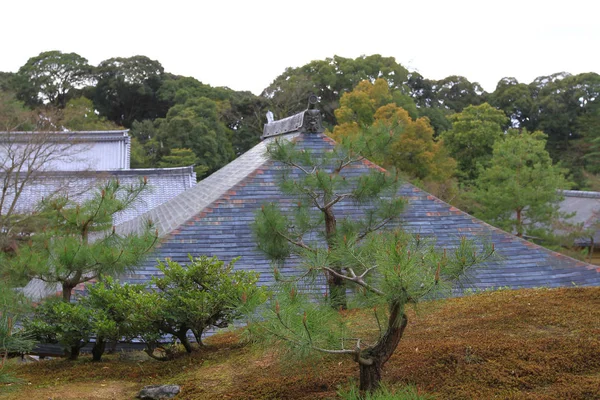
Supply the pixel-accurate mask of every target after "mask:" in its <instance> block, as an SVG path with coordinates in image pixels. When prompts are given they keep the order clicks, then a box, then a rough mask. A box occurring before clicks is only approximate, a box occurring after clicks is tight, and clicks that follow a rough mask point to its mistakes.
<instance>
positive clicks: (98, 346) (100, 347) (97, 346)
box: [92, 337, 106, 361]
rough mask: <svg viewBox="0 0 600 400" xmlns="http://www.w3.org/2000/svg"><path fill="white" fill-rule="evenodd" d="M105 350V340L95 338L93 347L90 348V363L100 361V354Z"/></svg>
mask: <svg viewBox="0 0 600 400" xmlns="http://www.w3.org/2000/svg"><path fill="white" fill-rule="evenodd" d="M105 348H106V340H104V338H101V337H99V338H97V339H96V343H94V347H92V361H102V354H104V349H105Z"/></svg>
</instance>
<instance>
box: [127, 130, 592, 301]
mask: <svg viewBox="0 0 600 400" xmlns="http://www.w3.org/2000/svg"><path fill="white" fill-rule="evenodd" d="M285 137H286V138H294V140H296V141H297V143H298V145H299V146H304V147H305V148H310V149H313V150H318V151H326V150H329V149H331V148H332V146H333V141H332V140H331V139H330V138H328V137H326V136H324V135H323V134H308V133H307V134H298V133H294V134H291V135H286V136H285ZM266 144H267V143H266V142H263V143H260V144H258V145H257V146H256V147H254V148H253V149H252V150H250V151H249V152H247V153H245V154H244V155H242V156H241V157H239V158H238V159H236V160H234V161H233V162H232V163H230V164H228V165H227V166H225V167H223V168H222V169H221V170H219V171H217V172H216V173H214V174H213V175H211V176H210V177H208V178H206V179H205V180H203V181H202V182H199V183H198V184H197V185H196V186H195V187H194V188H192V189H190V190H188V191H186V192H184V193H182V194H180V195H179V196H177V197H175V198H174V199H172V200H170V201H168V202H166V203H164V204H162V205H160V206H158V207H156V208H155V209H153V210H151V211H150V212H148V213H147V214H146V215H144V216H143V217H144V218H151V219H152V220H153V221H154V222H155V223H156V224H157V226H158V228H159V231H160V235H161V236H162V241H161V243H160V245H159V246H158V247H157V249H156V250H155V252H154V253H153V254H152V255H151V256H149V257H148V259H147V260H146V261H145V262H144V263H143V264H142V265H140V266H139V268H138V269H137V270H136V271H134V272H133V273H130V274H127V275H125V276H124V277H123V278H124V279H125V280H128V281H131V282H143V281H147V280H148V279H150V277H151V276H153V275H155V274H158V273H159V271H158V270H157V269H156V268H155V264H156V261H155V260H156V259H157V258H158V259H164V258H167V257H169V258H171V259H173V260H174V261H178V262H182V263H186V262H188V254H191V255H193V256H197V255H202V254H204V255H215V256H218V257H219V258H221V259H223V260H225V261H229V260H231V259H232V258H234V257H236V256H241V259H240V260H239V261H238V262H237V263H236V268H238V269H249V270H255V271H257V272H260V273H261V278H260V282H261V284H265V285H270V284H271V283H272V271H271V265H270V262H269V260H267V258H266V257H265V256H264V255H263V254H262V253H261V252H259V251H258V250H257V249H256V245H255V241H254V238H253V235H252V231H251V229H250V224H251V223H252V221H254V216H255V213H256V211H257V210H259V208H260V207H261V205H262V204H264V203H267V202H278V203H280V204H281V205H282V206H285V205H286V204H289V203H290V202H292V201H293V199H292V198H290V197H289V196H285V195H283V194H282V193H281V192H280V191H279V188H278V187H277V184H276V182H277V180H278V177H279V175H280V169H281V168H280V167H281V166H280V165H278V164H276V163H274V162H272V161H269V160H267V159H266V157H265V150H266ZM369 168H379V167H378V166H376V165H375V164H372V163H370V162H365V163H363V165H361V166H358V167H355V168H354V169H353V170H352V171H351V172H350V173H351V174H362V173H365V172H367V171H368V170H369ZM399 195H401V196H404V197H406V198H407V199H408V206H407V208H406V210H405V212H404V214H403V216H402V220H403V222H402V225H403V226H404V227H405V228H406V229H407V230H409V231H412V232H415V233H420V234H422V235H425V236H431V237H434V238H435V240H436V242H437V245H438V247H449V246H454V245H456V243H457V241H458V240H459V238H460V237H461V236H466V237H468V238H472V239H475V240H479V239H480V238H481V237H482V236H483V237H487V238H489V239H490V240H492V241H493V242H494V243H495V247H496V250H497V251H498V253H499V254H500V255H501V257H502V259H501V260H499V261H493V262H488V263H485V264H482V265H480V266H478V267H477V268H476V269H475V271H474V272H473V274H472V276H471V277H469V279H468V280H467V282H468V284H469V285H470V286H471V287H474V288H478V289H485V288H490V287H499V286H509V287H511V288H519V287H536V286H549V287H556V286H571V285H573V284H576V285H582V286H584V285H600V270H599V269H598V267H596V266H593V265H590V264H586V263H584V262H580V261H577V260H574V259H572V258H569V257H567V256H564V255H562V254H559V253H555V252H552V251H550V250H547V249H545V248H542V247H540V246H538V245H535V244H533V243H530V242H527V241H525V240H523V239H520V238H517V237H516V236H514V235H512V234H509V233H506V232H504V231H502V230H500V229H497V228H495V227H493V226H491V225H488V224H486V223H484V222H482V221H480V220H477V219H476V218H474V217H472V216H470V215H468V214H466V213H463V212H462V211H460V210H458V209H456V208H455V207H452V206H450V205H448V204H446V203H444V202H443V201H441V200H439V199H437V198H435V197H434V196H432V195H430V194H428V193H426V192H424V191H422V190H420V189H418V188H416V187H415V186H412V185H410V184H406V185H404V186H403V187H402V189H401V190H400V193H399ZM336 212H337V213H338V215H339V216H340V217H342V216H345V215H347V216H352V215H356V214H358V213H361V210H360V209H359V208H357V206H356V205H354V204H353V203H352V202H341V203H339V207H338V208H337V211H336ZM142 221H143V218H138V219H136V220H133V221H129V222H128V223H126V224H123V225H121V226H119V227H118V229H119V231H120V232H122V233H123V232H132V231H137V230H139V229H140V226H141V224H142ZM297 262H298V261H297V260H296V259H290V260H288V261H286V263H285V264H284V267H283V268H282V269H281V272H282V273H283V274H286V275H288V274H293V273H295V269H294V265H296V263H297Z"/></svg>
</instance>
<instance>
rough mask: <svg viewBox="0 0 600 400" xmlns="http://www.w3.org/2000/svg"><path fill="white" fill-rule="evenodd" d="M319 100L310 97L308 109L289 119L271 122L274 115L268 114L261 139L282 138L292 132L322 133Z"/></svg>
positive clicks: (315, 97)
mask: <svg viewBox="0 0 600 400" xmlns="http://www.w3.org/2000/svg"><path fill="white" fill-rule="evenodd" d="M318 103H319V98H318V97H317V96H316V95H315V94H311V95H310V96H308V107H307V109H306V110H304V111H302V112H299V113H298V114H294V115H292V116H289V117H287V118H283V119H280V120H277V121H271V120H270V118H272V113H271V114H269V113H267V121H268V123H266V124H265V126H264V129H263V134H262V136H261V137H260V138H261V139H266V138H269V137H273V136H280V135H284V134H286V133H292V132H305V133H321V132H323V131H324V130H325V129H323V123H322V118H321V110H319V109H318V108H317V104H318Z"/></svg>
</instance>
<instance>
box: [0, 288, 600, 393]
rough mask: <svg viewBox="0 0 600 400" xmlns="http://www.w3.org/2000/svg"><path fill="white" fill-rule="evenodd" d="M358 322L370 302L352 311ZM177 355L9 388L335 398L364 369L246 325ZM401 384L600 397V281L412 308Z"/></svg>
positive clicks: (90, 367) (50, 371) (74, 370)
mask: <svg viewBox="0 0 600 400" xmlns="http://www.w3.org/2000/svg"><path fill="white" fill-rule="evenodd" d="M348 318H349V319H350V320H351V321H352V322H353V323H356V324H361V323H362V322H363V321H364V315H363V314H362V313H361V312H351V313H348ZM207 342H208V346H207V348H205V349H203V350H199V351H196V352H194V353H193V354H192V355H191V356H187V355H185V356H182V357H180V358H178V359H176V360H173V361H169V362H158V361H153V360H150V361H143V362H142V361H134V360H129V361H124V360H121V359H120V358H119V357H117V356H109V357H107V358H106V360H105V361H104V362H101V363H93V362H91V358H90V357H88V356H83V357H82V358H81V359H80V360H79V361H77V362H68V361H65V360H52V361H43V362H39V363H34V364H23V365H17V366H14V367H13V373H14V374H15V375H16V376H17V377H19V378H21V379H22V380H23V381H22V383H18V384H11V385H3V386H0V398H6V399H12V400H25V399H26V400H33V399H132V398H134V397H135V395H136V394H137V393H138V391H139V390H140V388H141V387H143V386H145V385H151V384H166V383H174V384H178V385H181V387H182V392H181V394H180V395H179V396H178V397H177V399H181V400H184V399H329V398H335V397H336V391H337V390H338V389H339V388H340V387H347V386H348V385H349V384H350V383H349V382H351V381H352V380H356V379H357V377H358V369H357V367H356V365H355V364H354V362H353V361H352V360H350V359H349V358H345V357H331V358H327V359H324V360H321V361H319V362H312V363H308V364H304V365H301V366H295V367H294V366H292V365H290V364H289V363H286V362H285V361H282V360H280V359H279V357H277V355H276V354H275V353H274V352H273V351H270V350H266V351H265V350H258V349H255V348H253V347H252V346H251V345H246V344H242V343H240V341H239V337H238V333H236V332H228V333H223V334H219V335H216V336H214V337H212V338H210V339H209V340H207ZM384 382H385V383H386V385H387V386H388V387H390V388H394V387H401V386H404V385H407V384H412V385H415V386H416V387H417V388H418V390H419V391H420V392H422V393H427V394H432V395H434V396H436V398H438V399H540V400H541V399H574V400H577V399H581V400H584V399H585V400H589V399H600V288H568V289H552V290H550V289H535V290H533V289H532V290H519V291H511V290H501V291H494V292H485V293H480V294H476V295H471V296H467V297H463V298H456V299H450V300H447V301H443V302H432V303H429V304H426V305H424V306H423V307H422V308H421V309H420V311H419V312H418V314H417V315H415V313H414V312H411V313H410V316H409V325H408V328H407V329H406V333H405V336H404V338H403V339H402V341H401V343H400V345H399V347H398V349H397V350H396V352H395V354H394V356H393V357H392V358H391V359H390V361H389V362H388V363H387V365H386V366H385V368H384Z"/></svg>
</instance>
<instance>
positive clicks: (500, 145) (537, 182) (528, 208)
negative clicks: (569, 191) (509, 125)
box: [473, 129, 568, 237]
mask: <svg viewBox="0 0 600 400" xmlns="http://www.w3.org/2000/svg"><path fill="white" fill-rule="evenodd" d="M567 185H568V182H567V181H566V179H565V177H564V171H563V170H562V169H561V168H559V167H558V166H556V165H553V164H552V159H551V158H550V155H549V154H548V152H547V151H546V135H544V134H543V133H542V132H540V131H535V132H533V133H529V132H527V130H526V129H523V130H521V131H519V130H516V129H511V130H509V132H508V134H507V135H506V137H505V138H504V139H503V140H498V141H497V142H496V143H495V144H494V147H493V155H492V159H491V161H490V165H489V167H488V168H485V169H483V170H482V172H481V173H480V176H479V177H478V179H477V180H476V188H475V190H474V192H473V197H474V199H475V200H476V201H477V202H478V203H479V205H480V210H479V211H478V212H477V213H476V214H475V215H476V216H477V217H479V218H482V219H484V220H485V221H487V222H489V223H490V224H492V225H495V226H498V227H500V228H502V229H504V230H506V231H508V232H515V233H516V234H517V236H519V237H523V235H525V234H527V233H528V232H529V231H530V230H532V229H539V228H543V227H546V228H547V227H549V226H550V225H551V224H552V223H553V222H557V221H558V220H559V219H560V218H561V217H562V216H561V214H560V212H559V201H560V200H561V198H562V195H561V193H560V189H565V188H566V186H567Z"/></svg>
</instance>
